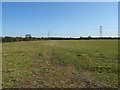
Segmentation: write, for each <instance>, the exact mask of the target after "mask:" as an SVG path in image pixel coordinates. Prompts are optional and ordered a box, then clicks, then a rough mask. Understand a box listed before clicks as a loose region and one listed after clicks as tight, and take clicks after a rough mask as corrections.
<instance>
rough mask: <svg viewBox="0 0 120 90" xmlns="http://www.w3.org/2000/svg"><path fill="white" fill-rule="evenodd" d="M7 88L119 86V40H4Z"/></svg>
mask: <svg viewBox="0 0 120 90" xmlns="http://www.w3.org/2000/svg"><path fill="white" fill-rule="evenodd" d="M2 55H3V88H51V87H52V88H54V87H58V88H62V87H63V88H89V87H91V88H93V87H96V88H100V87H107V88H109V87H110V88H117V87H118V41H117V40H60V41H57V40H48V41H47V40H46V41H30V42H15V43H3V54H2Z"/></svg>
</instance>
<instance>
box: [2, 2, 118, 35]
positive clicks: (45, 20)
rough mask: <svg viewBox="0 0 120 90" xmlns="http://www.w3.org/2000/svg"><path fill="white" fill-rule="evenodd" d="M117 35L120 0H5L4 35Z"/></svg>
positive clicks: (3, 5)
mask: <svg viewBox="0 0 120 90" xmlns="http://www.w3.org/2000/svg"><path fill="white" fill-rule="evenodd" d="M100 26H102V31H103V36H118V3H117V2H3V3H2V36H15V37H16V36H21V37H23V36H25V34H28V33H29V34H31V35H32V36H35V37H46V36H47V35H48V32H49V33H50V36H51V37H80V36H99V32H100V31H99V29H100Z"/></svg>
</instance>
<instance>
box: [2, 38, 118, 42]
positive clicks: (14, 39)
mask: <svg viewBox="0 0 120 90" xmlns="http://www.w3.org/2000/svg"><path fill="white" fill-rule="evenodd" d="M98 39H119V38H117V37H90V36H88V37H80V38H63V37H39V38H38V37H31V36H26V37H10V36H6V37H2V42H3V43H4V42H18V41H36V40H98Z"/></svg>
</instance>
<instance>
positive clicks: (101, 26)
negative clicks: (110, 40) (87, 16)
mask: <svg viewBox="0 0 120 90" xmlns="http://www.w3.org/2000/svg"><path fill="white" fill-rule="evenodd" d="M100 37H102V26H100Z"/></svg>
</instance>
